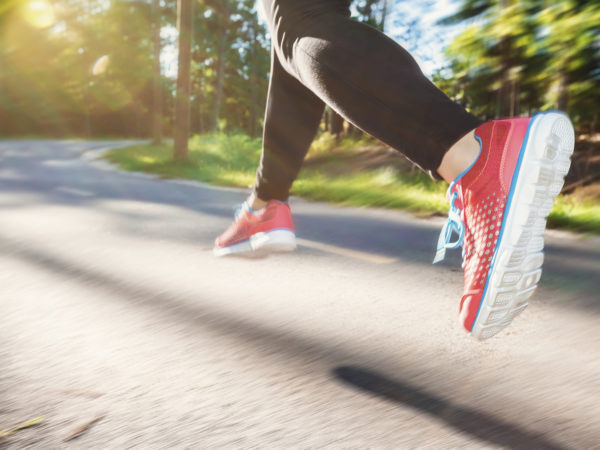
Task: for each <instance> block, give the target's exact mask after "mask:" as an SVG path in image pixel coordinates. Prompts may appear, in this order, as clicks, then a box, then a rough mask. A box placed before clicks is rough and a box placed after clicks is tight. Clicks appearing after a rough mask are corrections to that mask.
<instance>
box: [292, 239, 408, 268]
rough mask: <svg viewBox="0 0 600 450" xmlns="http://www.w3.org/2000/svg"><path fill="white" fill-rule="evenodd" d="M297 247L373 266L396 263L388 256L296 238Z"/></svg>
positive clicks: (394, 259)
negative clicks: (357, 260)
mask: <svg viewBox="0 0 600 450" xmlns="http://www.w3.org/2000/svg"><path fill="white" fill-rule="evenodd" d="M296 242H297V243H298V245H301V246H303V247H308V248H313V249H315V250H321V251H323V252H329V253H334V254H336V255H340V256H346V257H349V258H355V259H360V260H363V261H366V262H370V263H373V264H392V263H394V262H396V261H397V259H396V258H391V257H389V256H381V255H376V254H373V253H367V252H361V251H359V250H350V249H348V248H344V247H338V246H336V245H330V244H323V243H321V242H315V241H309V240H308V239H300V238H296Z"/></svg>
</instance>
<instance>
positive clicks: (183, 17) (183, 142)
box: [173, 0, 194, 160]
mask: <svg viewBox="0 0 600 450" xmlns="http://www.w3.org/2000/svg"><path fill="white" fill-rule="evenodd" d="M193 5H194V0H177V28H178V29H179V56H178V59H177V92H176V98H175V124H174V128H175V129H174V135H175V136H174V137H175V152H174V155H173V158H174V159H175V160H183V159H186V158H187V154H188V137H189V131H190V64H191V59H192V31H193V11H194V9H193V7H194V6H193Z"/></svg>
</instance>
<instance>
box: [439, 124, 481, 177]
mask: <svg viewBox="0 0 600 450" xmlns="http://www.w3.org/2000/svg"><path fill="white" fill-rule="evenodd" d="M474 131H475V130H472V131H469V132H468V133H467V134H465V135H464V136H463V137H462V138H460V139H459V140H458V141H457V142H456V143H455V144H454V145H453V146H452V147H450V149H449V150H448V151H447V152H446V154H445V155H444V158H443V159H442V163H441V164H440V166H439V167H438V169H437V172H438V174H439V175H440V176H441V177H442V178H443V179H444V180H445V181H446V182H447V183H448V184H450V183H452V182H453V181H454V180H455V179H456V177H458V176H459V175H460V174H461V173H463V172H464V171H465V170H467V169H468V168H469V167H470V166H471V165H472V164H473V163H474V162H475V160H476V159H477V157H478V156H479V142H478V141H477V140H476V139H475V135H474Z"/></svg>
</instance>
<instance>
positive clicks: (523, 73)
mask: <svg viewBox="0 0 600 450" xmlns="http://www.w3.org/2000/svg"><path fill="white" fill-rule="evenodd" d="M461 21H467V24H468V26H467V27H466V28H465V29H464V31H463V32H462V33H461V34H460V35H458V36H457V37H456V39H455V40H454V41H453V42H452V43H451V44H450V45H449V46H448V47H447V49H446V56H447V57H448V59H449V60H450V64H449V66H448V67H446V68H444V69H441V70H440V71H438V72H437V73H436V74H435V76H434V81H435V82H436V83H437V84H438V86H439V87H440V88H441V89H442V90H444V91H445V92H446V93H448V95H450V96H451V97H452V98H454V99H455V100H457V101H459V102H460V103H461V104H462V105H464V106H465V107H467V108H468V109H470V110H471V111H473V112H474V113H475V114H477V115H479V116H481V117H484V118H491V117H496V116H506V115H518V114H531V113H532V112H533V111H535V110H538V109H548V108H557V109H563V110H566V111H567V112H569V114H570V115H571V117H572V118H573V119H574V120H575V122H576V124H577V125H579V126H580V127H584V128H588V129H589V128H592V129H593V128H594V127H595V124H596V122H597V117H598V113H597V111H598V107H599V106H600V83H599V81H600V3H599V2H596V1H579V0H520V1H517V0H463V1H462V4H461V8H460V9H459V11H458V12H457V13H456V14H454V15H453V16H450V17H448V18H446V19H445V20H444V21H442V22H443V23H456V22H461Z"/></svg>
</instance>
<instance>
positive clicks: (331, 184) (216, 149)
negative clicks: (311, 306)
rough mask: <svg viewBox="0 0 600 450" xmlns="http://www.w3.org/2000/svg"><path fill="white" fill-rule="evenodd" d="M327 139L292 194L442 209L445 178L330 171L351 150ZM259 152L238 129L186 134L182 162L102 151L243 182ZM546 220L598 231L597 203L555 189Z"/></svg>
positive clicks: (138, 164) (146, 167) (161, 152)
mask: <svg viewBox="0 0 600 450" xmlns="http://www.w3.org/2000/svg"><path fill="white" fill-rule="evenodd" d="M338 144H339V143H338ZM333 145H334V144H333V143H332V142H331V139H330V138H329V137H325V138H324V137H323V136H321V137H319V138H318V139H316V140H315V143H314V144H313V147H312V148H311V150H310V152H309V155H311V154H312V155H319V156H320V157H321V158H320V159H322V160H323V162H322V163H320V164H319V165H318V166H316V165H311V166H310V167H307V168H305V169H303V170H302V172H301V173H300V176H299V178H298V179H297V180H296V182H295V183H294V186H293V188H292V195H296V196H301V197H304V198H307V199H311V200H318V201H326V202H333V203H338V204H343V205H352V206H360V207H383V208H397V209H404V210H408V211H412V212H413V213H416V214H419V215H429V214H436V213H439V214H445V213H446V212H447V210H448V203H447V202H446V200H445V196H444V193H445V190H446V188H447V186H446V184H445V183H442V182H436V181H433V180H432V179H431V178H429V177H428V176H427V175H425V174H423V173H421V172H414V173H413V172H398V171H396V170H394V169H393V168H391V167H390V168H382V169H374V170H360V171H355V172H352V173H344V174H341V175H340V174H337V175H335V174H332V173H331V171H330V170H327V169H328V166H332V165H335V164H336V160H339V157H340V156H343V155H347V154H348V153H349V152H352V150H351V148H352V146H353V145H352V142H350V141H347V142H344V141H342V145H339V146H337V147H336V150H335V152H333V153H332V148H333ZM356 145H357V143H356V141H354V146H356ZM260 152H261V141H260V139H252V138H249V137H248V136H246V135H243V134H234V135H225V134H217V135H204V136H195V137H194V138H192V139H191V140H190V151H189V156H188V159H187V160H186V161H183V162H174V161H173V159H172V155H173V149H172V146H171V145H168V144H163V145H160V146H152V145H133V146H131V147H126V148H119V149H115V150H111V151H109V152H108V153H106V154H105V158H107V159H108V160H109V161H111V162H113V163H115V164H117V165H118V166H119V167H120V168H122V169H125V170H131V171H139V172H148V173H154V174H158V175H160V176H162V177H165V178H187V179H192V180H199V181H204V182H208V183H212V184H217V185H221V186H234V187H244V188H246V187H248V186H249V185H251V184H252V183H253V182H254V177H255V171H256V166H257V162H258V160H259V158H260ZM323 156H325V157H323ZM337 164H339V161H338V162H337ZM548 224H549V226H551V227H554V228H563V229H569V230H573V231H580V232H591V233H600V204H598V203H594V202H592V201H588V202H586V203H581V202H580V201H577V200H576V199H575V197H574V196H562V195H561V196H559V197H558V199H557V201H556V202H555V205H554V208H553V209H552V212H551V213H550V216H549V218H548Z"/></svg>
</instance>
